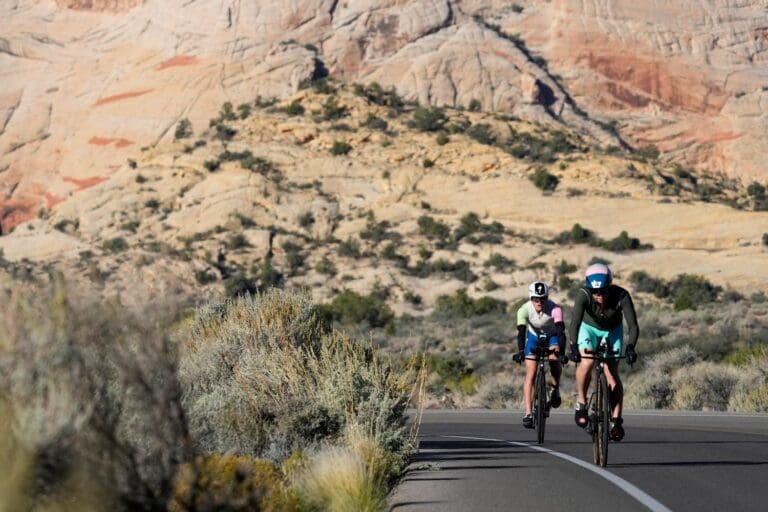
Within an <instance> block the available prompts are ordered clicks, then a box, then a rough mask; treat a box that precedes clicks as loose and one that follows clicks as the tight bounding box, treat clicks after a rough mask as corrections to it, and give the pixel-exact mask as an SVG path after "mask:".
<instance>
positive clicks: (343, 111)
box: [322, 96, 349, 121]
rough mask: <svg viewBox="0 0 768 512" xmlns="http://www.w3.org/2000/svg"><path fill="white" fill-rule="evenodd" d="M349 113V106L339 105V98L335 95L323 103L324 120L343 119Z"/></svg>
mask: <svg viewBox="0 0 768 512" xmlns="http://www.w3.org/2000/svg"><path fill="white" fill-rule="evenodd" d="M347 115H349V112H348V109H347V107H345V106H344V105H339V102H338V100H337V99H336V98H334V97H333V96H330V97H328V99H326V100H325V103H323V116H322V118H323V120H324V121H333V120H336V119H341V118H343V117H346V116H347Z"/></svg>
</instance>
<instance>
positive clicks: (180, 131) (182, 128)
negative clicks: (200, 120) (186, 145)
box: [173, 117, 193, 140]
mask: <svg viewBox="0 0 768 512" xmlns="http://www.w3.org/2000/svg"><path fill="white" fill-rule="evenodd" d="M192 135H193V132H192V123H191V122H190V121H189V119H187V118H186V117H184V118H182V119H179V122H178V123H176V131H175V132H174V133H173V138H174V139H177V140H178V139H188V138H189V137H191V136H192Z"/></svg>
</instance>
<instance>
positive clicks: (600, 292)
mask: <svg viewBox="0 0 768 512" xmlns="http://www.w3.org/2000/svg"><path fill="white" fill-rule="evenodd" d="M590 292H591V293H592V295H605V292H606V290H605V288H596V289H593V290H590Z"/></svg>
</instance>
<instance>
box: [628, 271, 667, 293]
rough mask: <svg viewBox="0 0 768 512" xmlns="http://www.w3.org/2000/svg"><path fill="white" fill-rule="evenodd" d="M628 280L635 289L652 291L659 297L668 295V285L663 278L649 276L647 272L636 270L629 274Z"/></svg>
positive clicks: (646, 291)
mask: <svg viewBox="0 0 768 512" xmlns="http://www.w3.org/2000/svg"><path fill="white" fill-rule="evenodd" d="M629 282H630V283H632V285H633V286H634V287H635V291H637V292H643V293H652V294H654V295H655V296H657V297H659V298H664V297H668V296H669V287H668V286H667V284H666V283H665V282H664V280H663V279H657V278H654V277H651V276H650V275H649V274H648V273H647V272H644V271H642V270H638V271H635V272H632V273H631V274H630V275H629Z"/></svg>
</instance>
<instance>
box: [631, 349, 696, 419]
mask: <svg viewBox="0 0 768 512" xmlns="http://www.w3.org/2000/svg"><path fill="white" fill-rule="evenodd" d="M696 359H697V355H696V352H695V351H694V350H693V349H692V348H691V347H690V346H687V345H686V346H683V347H680V348H676V349H673V350H669V351H667V352H662V353H660V354H657V355H656V356H654V357H652V358H650V359H647V360H646V362H645V363H644V365H643V366H644V368H643V371H641V372H640V373H638V374H636V375H633V376H632V377H630V378H629V379H628V384H627V385H626V386H624V389H625V398H624V403H625V406H626V407H627V408H628V409H666V408H669V407H671V406H672V403H673V400H674V393H675V389H674V385H673V382H672V373H673V371H674V370H676V369H678V368H681V367H684V366H688V365H691V364H693V363H694V362H695V361H696Z"/></svg>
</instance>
